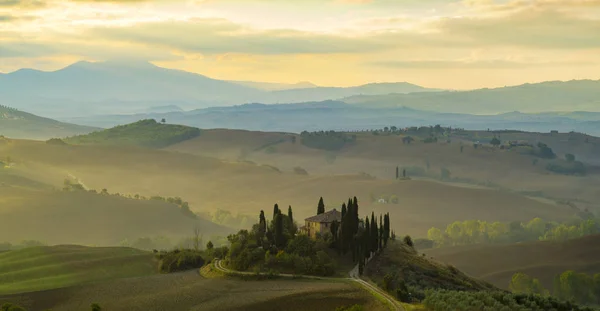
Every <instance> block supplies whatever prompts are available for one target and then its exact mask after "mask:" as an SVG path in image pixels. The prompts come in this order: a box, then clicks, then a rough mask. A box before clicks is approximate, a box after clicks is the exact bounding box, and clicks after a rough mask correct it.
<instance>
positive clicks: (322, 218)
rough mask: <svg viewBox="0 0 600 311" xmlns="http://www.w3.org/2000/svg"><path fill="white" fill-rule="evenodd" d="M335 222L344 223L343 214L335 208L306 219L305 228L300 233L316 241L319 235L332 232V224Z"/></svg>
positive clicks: (301, 228)
mask: <svg viewBox="0 0 600 311" xmlns="http://www.w3.org/2000/svg"><path fill="white" fill-rule="evenodd" d="M334 221H337V222H338V223H341V222H342V213H340V212H339V211H338V210H336V209H335V208H334V209H332V210H330V211H328V212H325V213H323V214H319V215H315V216H312V217H308V218H306V219H304V226H302V227H300V233H303V234H306V235H308V236H309V237H311V238H312V239H316V238H317V235H318V234H324V233H326V232H331V224H332V223H333V222H334Z"/></svg>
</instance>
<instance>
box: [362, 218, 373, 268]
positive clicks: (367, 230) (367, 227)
mask: <svg viewBox="0 0 600 311" xmlns="http://www.w3.org/2000/svg"><path fill="white" fill-rule="evenodd" d="M364 240H365V241H364V244H365V248H364V249H365V251H364V254H365V257H366V258H369V257H371V250H372V247H371V243H372V241H373V240H372V239H371V225H370V222H369V216H367V219H366V220H365V238H364Z"/></svg>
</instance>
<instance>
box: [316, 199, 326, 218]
mask: <svg viewBox="0 0 600 311" xmlns="http://www.w3.org/2000/svg"><path fill="white" fill-rule="evenodd" d="M323 213H325V203H323V197H321V198H320V199H319V204H318V205H317V215H320V214H323Z"/></svg>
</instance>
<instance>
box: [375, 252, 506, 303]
mask: <svg viewBox="0 0 600 311" xmlns="http://www.w3.org/2000/svg"><path fill="white" fill-rule="evenodd" d="M364 275H365V277H366V278H367V279H369V280H371V281H373V282H374V283H376V284H378V285H379V286H380V287H382V288H383V289H387V291H389V292H391V293H393V294H396V290H397V289H401V288H402V287H403V285H404V286H406V288H407V289H408V291H409V292H410V293H411V295H412V297H414V298H416V299H418V300H422V299H423V298H424V296H425V291H426V290H438V289H445V290H456V291H494V290H497V288H496V287H495V286H493V285H491V284H489V283H487V282H485V281H481V280H478V279H475V278H472V277H469V276H467V275H466V274H464V273H463V272H461V271H459V270H457V269H456V268H455V267H452V266H448V265H445V264H441V263H438V262H436V261H434V260H430V259H429V258H427V257H424V256H421V255H420V254H419V253H418V252H416V251H415V250H414V249H412V248H411V247H409V246H408V245H406V244H404V242H402V241H390V242H389V244H388V246H387V248H386V249H384V251H383V252H382V253H381V254H379V255H376V256H375V257H374V258H373V259H372V260H371V261H370V262H369V264H368V265H367V266H366V268H365V272H364Z"/></svg>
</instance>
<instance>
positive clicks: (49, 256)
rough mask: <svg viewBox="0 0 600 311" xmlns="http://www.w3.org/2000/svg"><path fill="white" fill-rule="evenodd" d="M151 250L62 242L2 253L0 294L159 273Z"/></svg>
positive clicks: (0, 257)
mask: <svg viewBox="0 0 600 311" xmlns="http://www.w3.org/2000/svg"><path fill="white" fill-rule="evenodd" d="M156 266H157V264H156V262H155V260H154V256H153V255H152V253H150V252H144V251H140V250H136V249H133V248H124V247H84V246H77V245H59V246H43V247H32V248H26V249H21V250H14V251H8V252H3V253H0V297H1V296H3V295H8V294H17V293H24V292H34V291H41V290H48V289H55V288H63V287H69V286H74V285H81V284H87V283H93V282H99V281H107V280H111V279H118V278H128V277H140V276H146V275H152V274H157V271H158V269H157V268H156Z"/></svg>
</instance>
